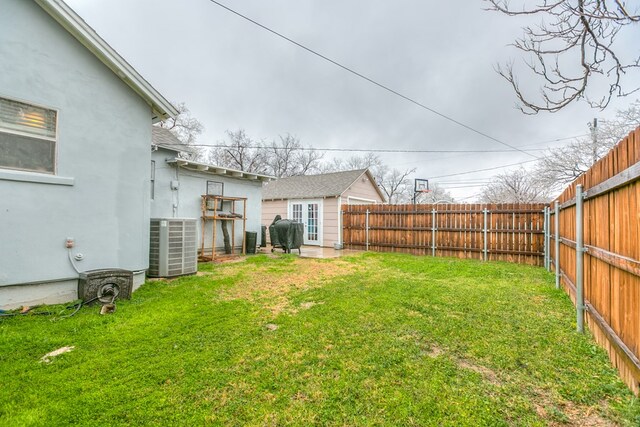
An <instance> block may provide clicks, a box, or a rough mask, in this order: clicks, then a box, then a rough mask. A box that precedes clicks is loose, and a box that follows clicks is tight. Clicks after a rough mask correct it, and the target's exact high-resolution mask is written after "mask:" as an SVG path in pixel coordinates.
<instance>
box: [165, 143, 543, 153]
mask: <svg viewBox="0 0 640 427" xmlns="http://www.w3.org/2000/svg"><path fill="white" fill-rule="evenodd" d="M163 145H164V146H170V147H181V146H182V145H178V144H163ZM187 146H188V147H210V148H229V149H232V148H234V147H233V146H229V145H225V144H188V145H187ZM242 148H248V149H254V150H259V149H269V150H291V151H298V150H300V151H334V152H360V153H512V152H514V151H523V152H524V151H544V150H545V149H544V148H530V149H527V150H402V149H386V148H371V149H368V148H314V147H296V148H291V147H277V146H261V145H243V146H242Z"/></svg>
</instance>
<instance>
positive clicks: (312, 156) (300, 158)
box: [266, 134, 324, 178]
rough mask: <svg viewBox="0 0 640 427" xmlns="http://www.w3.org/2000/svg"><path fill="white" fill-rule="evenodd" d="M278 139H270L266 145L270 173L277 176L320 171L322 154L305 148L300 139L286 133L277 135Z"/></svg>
mask: <svg viewBox="0 0 640 427" xmlns="http://www.w3.org/2000/svg"><path fill="white" fill-rule="evenodd" d="M279 139H280V141H272V142H271V144H269V145H268V146H267V147H266V151H267V156H268V159H269V160H268V165H267V166H268V167H269V168H270V172H269V173H270V174H271V175H273V176H277V177H278V178H282V177H287V176H297V175H307V174H311V173H316V172H319V171H320V161H321V160H322V158H323V157H324V155H323V154H322V153H320V152H318V151H316V150H313V149H310V148H306V147H304V146H303V145H302V143H301V142H300V139H298V138H296V137H294V136H292V135H290V134H287V135H285V136H282V135H280V136H279Z"/></svg>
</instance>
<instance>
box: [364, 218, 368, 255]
mask: <svg viewBox="0 0 640 427" xmlns="http://www.w3.org/2000/svg"><path fill="white" fill-rule="evenodd" d="M364 224H365V236H366V245H367V250H369V209H367V213H366V216H365V222H364Z"/></svg>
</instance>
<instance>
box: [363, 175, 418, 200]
mask: <svg viewBox="0 0 640 427" xmlns="http://www.w3.org/2000/svg"><path fill="white" fill-rule="evenodd" d="M415 171H416V169H415V168H412V169H405V170H400V169H389V167H387V166H386V165H384V166H380V167H377V168H375V169H374V171H373V176H374V178H375V179H376V183H377V184H378V186H379V187H380V189H381V190H382V192H383V193H384V194H385V195H386V197H387V202H389V203H390V204H398V203H409V202H410V200H411V198H412V197H413V185H412V184H413V183H412V181H411V179H409V175H411V174H412V173H414V172H415Z"/></svg>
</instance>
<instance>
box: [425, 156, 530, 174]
mask: <svg viewBox="0 0 640 427" xmlns="http://www.w3.org/2000/svg"><path fill="white" fill-rule="evenodd" d="M536 160H537V159H535V160H525V161H524V162H518V163H511V164H509V165H502V166H495V167H492V168H486V169H476V170H472V171H467V172H459V173H450V174H448V175H439V176H430V177H428V178H429V179H436V178H446V177H449V176H459V175H467V174H470V173H476V172H486V171H492V170H496V169H502V168H508V167H510V166H518V165H524V164H525V163H531V162H535V161H536Z"/></svg>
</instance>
